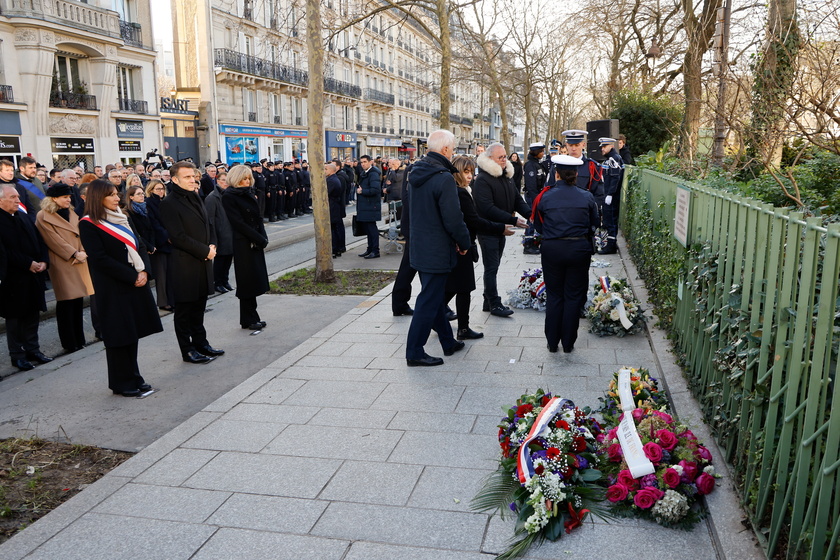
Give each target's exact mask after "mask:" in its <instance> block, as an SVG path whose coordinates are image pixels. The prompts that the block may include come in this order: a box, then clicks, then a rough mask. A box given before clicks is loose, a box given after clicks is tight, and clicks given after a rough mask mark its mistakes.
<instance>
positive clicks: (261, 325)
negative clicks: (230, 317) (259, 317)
mask: <svg viewBox="0 0 840 560" xmlns="http://www.w3.org/2000/svg"><path fill="white" fill-rule="evenodd" d="M265 325H266V323H265V321H260V322H258V323H254V324H253V325H242V328H243V329H246V330H249V331H260V330H262V329H263V328H264V327H265Z"/></svg>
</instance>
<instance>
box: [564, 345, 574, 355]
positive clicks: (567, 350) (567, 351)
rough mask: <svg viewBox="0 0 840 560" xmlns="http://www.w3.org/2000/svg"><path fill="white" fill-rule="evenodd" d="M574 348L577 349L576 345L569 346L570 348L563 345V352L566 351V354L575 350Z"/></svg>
mask: <svg viewBox="0 0 840 560" xmlns="http://www.w3.org/2000/svg"><path fill="white" fill-rule="evenodd" d="M574 350H575V347H574V346H569V347H568V348H566V347H565V346H564V347H563V352H565V353H566V354H569V353H571V352H574Z"/></svg>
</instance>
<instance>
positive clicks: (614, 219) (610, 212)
mask: <svg viewBox="0 0 840 560" xmlns="http://www.w3.org/2000/svg"><path fill="white" fill-rule="evenodd" d="M620 196H621V191H618V192H616V193H615V194H614V195H613V198H612V204H610V205H607V204H604V205H603V206H602V207H601V211H602V213H603V219H604V228H606V230H607V235H609V236H610V237H612V238H615V237H617V236H618V212H619V210H620V209H621V199H620V198H619V197H620Z"/></svg>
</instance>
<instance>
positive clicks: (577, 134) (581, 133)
mask: <svg viewBox="0 0 840 560" xmlns="http://www.w3.org/2000/svg"><path fill="white" fill-rule="evenodd" d="M563 136H565V137H566V144H580V143H581V142H583V139H584V138H585V137H586V131H585V130H576V129H572V130H564V131H563Z"/></svg>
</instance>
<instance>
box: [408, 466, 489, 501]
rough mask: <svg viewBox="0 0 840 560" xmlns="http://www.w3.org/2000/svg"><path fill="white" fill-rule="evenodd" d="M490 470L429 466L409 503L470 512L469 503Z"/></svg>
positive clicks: (424, 470)
mask: <svg viewBox="0 0 840 560" xmlns="http://www.w3.org/2000/svg"><path fill="white" fill-rule="evenodd" d="M491 472H493V471H492V470H490V469H454V468H449V467H426V468H425V469H423V475H422V476H421V477H420V480H419V481H418V483H417V486H416V487H415V488H414V491H413V492H412V493H411V498H410V499H409V500H408V505H409V506H410V507H420V508H428V509H439V510H449V511H463V512H469V511H470V500H472V499H473V497H474V496H475V495H476V493H478V491H479V490H480V489H481V483H482V480H483V479H484V477H485V476H487V475H488V474H490V473H491Z"/></svg>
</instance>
